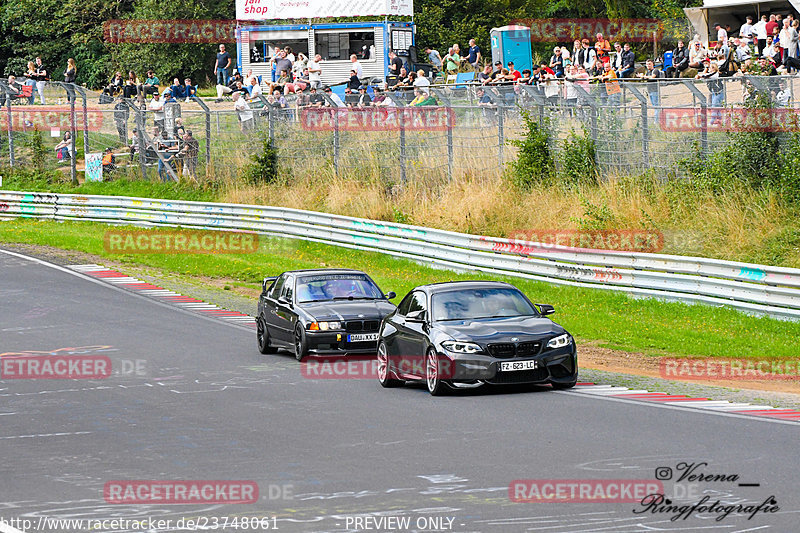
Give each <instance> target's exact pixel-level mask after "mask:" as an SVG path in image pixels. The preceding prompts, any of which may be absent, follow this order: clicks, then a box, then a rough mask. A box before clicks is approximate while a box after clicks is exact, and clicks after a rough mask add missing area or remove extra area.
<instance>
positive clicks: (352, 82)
mask: <svg viewBox="0 0 800 533" xmlns="http://www.w3.org/2000/svg"><path fill="white" fill-rule="evenodd" d="M360 86H361V80H359V79H358V74H356V71H355V70H351V71H350V79H349V80H348V81H347V88H348V89H350V90H351V91H357V90H358V88H359V87H360Z"/></svg>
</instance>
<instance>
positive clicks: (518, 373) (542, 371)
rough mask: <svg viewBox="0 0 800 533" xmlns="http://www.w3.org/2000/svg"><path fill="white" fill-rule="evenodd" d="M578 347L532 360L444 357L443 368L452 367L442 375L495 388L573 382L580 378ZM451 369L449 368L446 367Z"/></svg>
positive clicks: (526, 358)
mask: <svg viewBox="0 0 800 533" xmlns="http://www.w3.org/2000/svg"><path fill="white" fill-rule="evenodd" d="M576 353H577V352H576V349H575V344H574V343H573V344H571V345H570V346H565V347H563V348H557V349H554V350H547V351H545V352H542V353H540V354H538V355H536V356H532V357H513V358H508V359H498V358H494V357H492V356H489V355H463V354H453V353H448V354H447V355H443V354H440V358H441V359H440V361H441V363H440V365H441V364H445V365H447V364H449V365H452V367H450V368H449V369H448V370H449V372H442V373H441V374H442V377H443V379H447V380H449V381H453V382H462V383H471V382H475V381H481V382H484V383H489V384H492V385H505V384H513V383H570V382H573V381H575V380H576V379H577V377H578V361H577V356H576ZM521 361H536V365H537V367H536V368H535V369H532V370H515V371H501V370H500V363H503V362H521ZM445 368H447V367H445Z"/></svg>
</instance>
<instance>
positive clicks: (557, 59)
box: [509, 46, 564, 78]
mask: <svg viewBox="0 0 800 533" xmlns="http://www.w3.org/2000/svg"><path fill="white" fill-rule="evenodd" d="M550 68H551V69H552V70H553V72H555V75H556V77H557V78H563V77H564V57H563V56H562V55H561V47H559V46H556V47H555V48H553V55H552V56H550ZM509 70H511V69H510V67H509Z"/></svg>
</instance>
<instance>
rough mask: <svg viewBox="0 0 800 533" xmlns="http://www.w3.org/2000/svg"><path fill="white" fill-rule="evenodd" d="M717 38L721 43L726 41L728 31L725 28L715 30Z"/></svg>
mask: <svg viewBox="0 0 800 533" xmlns="http://www.w3.org/2000/svg"><path fill="white" fill-rule="evenodd" d="M717 40H718V41H719V42H721V43H724V42H727V41H728V32H727V31H725V28H720V29H719V30H717Z"/></svg>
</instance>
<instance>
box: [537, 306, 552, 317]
mask: <svg viewBox="0 0 800 533" xmlns="http://www.w3.org/2000/svg"><path fill="white" fill-rule="evenodd" d="M536 305H538V306H539V312H540V313H541V314H542V316H547V315H552V314H553V313H555V312H556V308H555V307H553V306H552V305H548V304H536Z"/></svg>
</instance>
